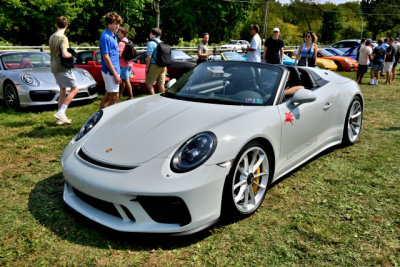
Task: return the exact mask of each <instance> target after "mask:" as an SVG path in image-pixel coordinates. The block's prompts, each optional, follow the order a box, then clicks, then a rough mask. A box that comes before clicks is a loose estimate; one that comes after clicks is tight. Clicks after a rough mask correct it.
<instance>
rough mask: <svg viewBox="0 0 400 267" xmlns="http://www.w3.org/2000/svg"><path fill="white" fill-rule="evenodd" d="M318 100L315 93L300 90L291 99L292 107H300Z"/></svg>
mask: <svg viewBox="0 0 400 267" xmlns="http://www.w3.org/2000/svg"><path fill="white" fill-rule="evenodd" d="M316 99H317V97H316V96H315V94H314V92H312V91H310V90H307V89H300V90H298V91H297V92H296V93H294V95H293V96H292V97H291V99H290V104H291V105H292V106H298V105H301V104H304V103H309V102H313V101H315V100H316Z"/></svg>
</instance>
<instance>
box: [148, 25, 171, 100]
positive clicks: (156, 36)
mask: <svg viewBox="0 0 400 267" xmlns="http://www.w3.org/2000/svg"><path fill="white" fill-rule="evenodd" d="M161 33H162V32H161V29H159V28H153V29H152V30H151V32H150V40H151V41H150V42H148V43H147V52H146V85H147V89H149V92H150V94H152V95H154V84H155V83H156V82H157V84H158V92H159V93H164V92H165V86H164V84H165V75H166V74H167V68H166V67H161V66H158V65H157V64H156V58H157V43H159V42H161V40H160V36H161Z"/></svg>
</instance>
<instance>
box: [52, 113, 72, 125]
mask: <svg viewBox="0 0 400 267" xmlns="http://www.w3.org/2000/svg"><path fill="white" fill-rule="evenodd" d="M53 116H54V117H56V118H57V119H59V120H60V121H62V122H64V123H67V124H71V120H70V119H68V117H67V116H66V115H65V114H60V113H58V112H57V113H56V114H54V115H53Z"/></svg>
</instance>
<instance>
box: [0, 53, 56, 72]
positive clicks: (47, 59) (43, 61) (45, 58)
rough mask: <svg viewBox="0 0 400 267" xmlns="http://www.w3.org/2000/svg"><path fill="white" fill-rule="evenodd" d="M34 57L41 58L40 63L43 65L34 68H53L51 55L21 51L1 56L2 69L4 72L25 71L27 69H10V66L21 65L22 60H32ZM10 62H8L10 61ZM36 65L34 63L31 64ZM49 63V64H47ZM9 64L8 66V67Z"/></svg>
mask: <svg viewBox="0 0 400 267" xmlns="http://www.w3.org/2000/svg"><path fill="white" fill-rule="evenodd" d="M32 56H39V57H40V61H41V62H40V63H41V65H33V67H32V68H43V67H45V68H49V67H51V57H50V55H49V54H47V53H44V52H37V51H21V52H6V53H2V54H0V61H1V67H2V69H3V70H20V69H25V68H27V67H22V68H21V66H19V67H10V65H8V64H14V65H15V66H16V64H20V62H21V60H22V59H23V58H29V59H31V57H32ZM13 57H14V58H15V60H12V58H13ZM8 59H9V61H6V60H8ZM31 63H34V62H31ZM46 63H47V64H46ZM6 64H7V65H6Z"/></svg>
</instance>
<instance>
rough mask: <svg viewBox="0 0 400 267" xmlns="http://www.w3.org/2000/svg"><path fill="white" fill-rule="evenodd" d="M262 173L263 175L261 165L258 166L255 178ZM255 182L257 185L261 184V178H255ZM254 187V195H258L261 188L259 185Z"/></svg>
mask: <svg viewBox="0 0 400 267" xmlns="http://www.w3.org/2000/svg"><path fill="white" fill-rule="evenodd" d="M260 173H261V165H260V166H258V168H257V170H256V171H255V172H254V176H256V175H257V174H260ZM254 180H255V182H256V183H257V184H260V181H261V176H258V177H257V178H254ZM252 187H253V191H254V193H255V194H257V192H258V189H259V188H258V185H256V184H253V185H252Z"/></svg>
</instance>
